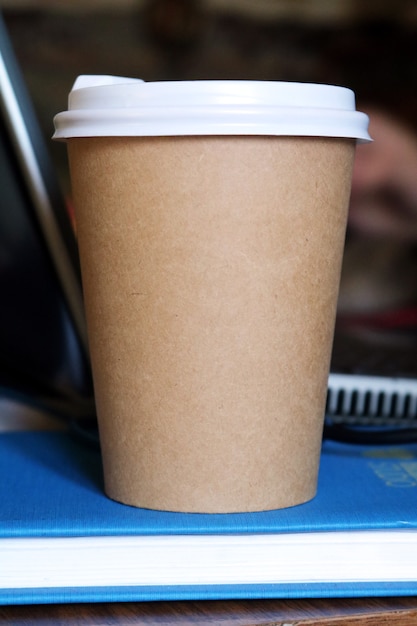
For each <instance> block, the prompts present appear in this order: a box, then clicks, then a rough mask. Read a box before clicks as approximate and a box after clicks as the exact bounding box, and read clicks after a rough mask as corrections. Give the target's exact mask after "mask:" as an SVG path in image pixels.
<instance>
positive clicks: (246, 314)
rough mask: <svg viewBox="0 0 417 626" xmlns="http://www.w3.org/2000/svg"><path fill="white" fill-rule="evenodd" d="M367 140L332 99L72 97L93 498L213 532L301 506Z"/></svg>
mask: <svg viewBox="0 0 417 626" xmlns="http://www.w3.org/2000/svg"><path fill="white" fill-rule="evenodd" d="M367 124H368V119H367V117H366V116H365V115H363V114H361V113H359V112H357V111H356V110H355V100H354V94H353V93H352V92H351V91H350V90H348V89H345V88H340V87H333V86H328V85H309V84H298V83H279V82H277V83H275V82H257V81H254V82H251V81H243V82H241V81H196V82H166V83H144V82H143V81H136V80H130V79H123V78H114V77H80V78H79V79H78V80H77V82H76V83H75V85H74V88H73V90H72V92H71V94H70V100H69V108H68V111H66V112H63V113H60V114H59V115H58V116H56V118H55V128H56V133H55V138H57V139H65V140H67V142H68V153H69V161H70V171H71V181H72V188H73V196H74V204H75V211H76V221H77V232H78V238H79V248H80V257H81V266H82V274H83V287H84V294H85V305H86V314H87V324H88V331H89V340H90V349H91V359H92V368H93V378H94V386H95V395H96V404H97V413H98V421H99V431H100V440H101V447H102V455H103V466H104V478H105V490H106V493H107V494H108V496H109V497H111V498H113V499H115V500H118V501H120V502H123V503H126V504H129V505H134V506H138V507H145V508H153V509H162V510H170V511H187V512H209V513H210V512H216V513H223V512H241V511H242V512H243V511H260V510H268V509H275V508H281V507H288V506H293V505H296V504H300V503H302V502H306V501H307V500H309V499H311V498H313V497H314V495H315V492H316V488H317V475H318V467H319V458H320V448H321V438H322V428H323V418H324V408H325V400H326V393H327V379H328V372H329V362H330V354H331V347H332V339H333V331H334V322H335V312H336V303H337V295H338V285H339V278H340V269H341V261H342V254H343V247H344V237H345V227H346V218H347V208H348V201H349V194H350V186H351V172H352V163H353V156H354V150H355V143H356V141H357V140H362V141H367V140H369V136H368V133H367Z"/></svg>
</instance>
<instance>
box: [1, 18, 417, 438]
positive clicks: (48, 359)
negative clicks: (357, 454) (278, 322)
mask: <svg viewBox="0 0 417 626" xmlns="http://www.w3.org/2000/svg"><path fill="white" fill-rule="evenodd" d="M0 112H1V120H0V125H1V129H0V132H1V134H0V185H1V189H2V193H1V198H0V290H1V292H0V293H1V300H0V302H1V304H0V346H1V349H0V385H1V386H2V388H3V390H4V389H6V388H7V389H10V388H13V389H16V390H18V391H20V392H21V393H24V394H26V395H30V394H38V395H39V394H44V395H45V396H46V397H47V398H48V397H51V398H54V397H55V398H56V397H57V396H58V397H59V398H61V399H64V400H65V401H67V403H68V404H67V406H68V407H70V411H73V412H77V409H78V408H79V407H80V406H81V407H82V406H84V405H85V402H87V404H88V403H89V402H92V399H93V391H92V383H91V374H90V363H89V356H88V344H87V331H86V326H85V319H84V309H83V299H82V289H81V278H80V269H79V262H78V254H77V246H76V240H75V237H74V232H73V229H72V226H71V222H70V219H69V215H68V211H67V208H66V206H65V202H64V200H63V198H62V194H61V192H60V190H59V186H58V183H57V179H56V175H55V173H54V170H53V167H52V165H51V163H50V160H49V157H48V151H47V149H46V145H45V141H44V139H43V138H42V135H41V131H40V129H39V126H38V123H37V120H36V115H35V113H34V111H33V109H32V106H31V100H30V97H29V95H28V93H27V91H26V88H25V85H24V81H23V79H22V76H21V74H20V71H19V68H18V64H17V62H16V59H15V56H14V54H13V50H12V47H11V44H10V41H9V39H8V35H7V32H6V28H5V25H4V23H3V22H2V21H1V15H0ZM359 331H360V329H359ZM368 331H369V329H368ZM397 338H398V337H397ZM398 344H399V346H400V347H399V348H398ZM415 344H416V340H415V339H414V340H413V339H412V337H408V338H407V337H404V336H402V337H401V341H399V342H398V341H397V342H392V345H389V341H387V335H386V334H385V335H383V336H380V337H379V339H378V340H377V338H376V336H375V333H374V334H372V332H371V333H369V332H368V334H367V335H366V333H365V334H364V333H362V335H361V333H360V332H358V329H356V331H355V329H354V332H353V333H352V329H346V328H343V327H342V328H339V326H338V327H337V328H336V335H335V344H334V349H333V357H332V371H331V374H330V377H329V386H328V399H327V417H328V419H330V420H331V421H332V423H334V424H342V425H352V424H353V425H355V426H357V425H359V426H368V425H371V426H375V425H382V426H386V425H393V426H395V427H398V426H401V427H404V426H410V425H411V426H414V424H417V363H416V359H415V355H416V354H417V345H415Z"/></svg>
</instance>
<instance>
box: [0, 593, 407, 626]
mask: <svg viewBox="0 0 417 626" xmlns="http://www.w3.org/2000/svg"><path fill="white" fill-rule="evenodd" d="M0 624H7V625H8V626H9V625H10V626H29V625H33V626H37V625H38V626H87V625H88V626H93V625H94V626H104V625H105V624H112V625H113V626H120V625H123V626H124V625H126V626H127V625H130V624H163V625H164V626H170V625H172V626H179V625H181V624H197V625H199V626H206V625H208V624H218V625H220V626H312V625H313V624H314V625H320V626H397V625H398V626H400V625H401V626H416V625H417V597H410V598H385V599H384V598H353V599H337V600H265V601H263V600H245V601H231V600H227V601H207V602H143V603H140V602H132V603H127V602H125V603H107V604H62V605H59V604H58V605H36V606H3V607H0Z"/></svg>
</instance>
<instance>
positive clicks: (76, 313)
mask: <svg viewBox="0 0 417 626" xmlns="http://www.w3.org/2000/svg"><path fill="white" fill-rule="evenodd" d="M0 189H1V194H0V385H2V386H3V387H5V386H10V387H14V388H16V389H17V390H20V391H24V392H28V391H29V392H34V393H42V394H64V395H66V396H81V397H84V398H85V397H89V396H91V395H92V386H91V377H90V367H89V359H88V348H87V333H86V328H85V321H84V313H83V302H82V291H81V279H80V273H79V267H78V255H77V247H76V240H75V236H74V232H73V230H72V226H71V221H70V218H69V215H68V212H67V208H66V206H65V202H64V199H63V197H62V194H61V192H60V189H59V185H58V182H57V178H56V175H55V173H54V170H53V167H52V165H51V163H50V161H49V158H48V151H47V148H46V145H45V141H44V138H43V136H42V133H41V131H40V128H39V126H38V122H37V118H36V115H35V112H34V111H33V109H32V105H31V100H30V98H29V96H28V93H27V92H26V88H25V84H24V81H23V78H22V76H21V74H20V71H19V67H18V64H17V62H16V59H15V57H14V53H13V49H12V46H11V43H10V40H9V38H8V34H7V31H6V28H5V24H4V22H3V21H2V17H1V15H0Z"/></svg>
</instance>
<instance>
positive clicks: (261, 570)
mask: <svg viewBox="0 0 417 626" xmlns="http://www.w3.org/2000/svg"><path fill="white" fill-rule="evenodd" d="M0 501H1V508H0V560H1V561H2V566H1V568H0V603H3V604H10V603H22V604H23V603H42V602H46V603H51V602H82V601H124V600H155V599H160V600H163V599H166V600H167V599H216V598H291V597H294V598H295V597H297V598H299V597H337V596H341V597H347V596H359V595H362V596H365V595H366V596H369V595H383V596H387V595H407V594H409V595H414V594H416V593H417V445H408V446H400V447H392V446H391V447H388V446H387V447H369V446H368V447H361V446H354V445H348V444H340V443H334V442H325V443H324V445H323V451H322V458H321V466H320V475H319V485H318V492H317V496H316V497H315V498H314V499H313V500H312V501H310V502H308V503H306V504H303V505H300V506H296V507H292V508H288V509H282V510H276V511H266V512H261V513H240V514H226V515H225V514H222V515H212V514H211V515H203V514H182V513H169V512H158V511H151V510H145V509H138V508H134V507H130V506H126V505H123V504H119V503H117V502H114V501H112V500H110V499H109V498H107V497H106V496H105V494H104V489H103V482H102V469H101V459H100V454H99V452H98V451H96V450H94V449H93V448H89V447H88V446H86V445H84V444H83V443H81V442H80V441H78V440H75V439H73V438H72V437H71V436H70V434H68V433H67V432H20V433H5V434H2V435H0Z"/></svg>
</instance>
